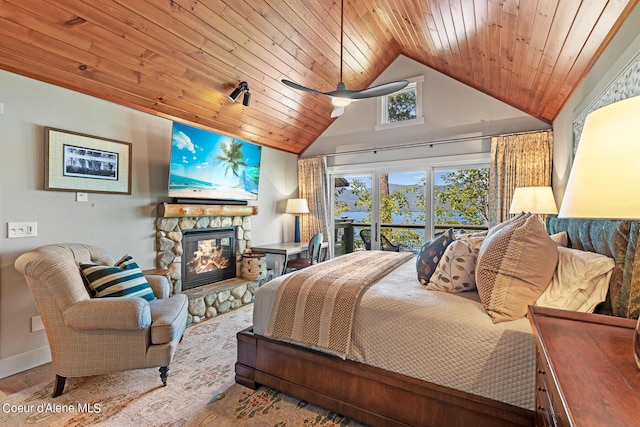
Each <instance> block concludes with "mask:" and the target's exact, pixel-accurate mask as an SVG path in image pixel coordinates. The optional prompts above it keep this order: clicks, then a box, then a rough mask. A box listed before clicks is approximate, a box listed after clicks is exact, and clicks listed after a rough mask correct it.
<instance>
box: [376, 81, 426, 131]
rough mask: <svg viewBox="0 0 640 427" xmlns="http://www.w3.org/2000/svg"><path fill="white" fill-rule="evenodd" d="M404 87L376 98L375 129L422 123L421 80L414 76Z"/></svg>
mask: <svg viewBox="0 0 640 427" xmlns="http://www.w3.org/2000/svg"><path fill="white" fill-rule="evenodd" d="M408 80H409V84H408V85H407V87H405V88H404V89H402V90H400V91H398V92H394V93H392V94H391V95H387V96H381V97H380V98H378V99H379V100H378V120H377V125H376V130H381V129H388V128H393V127H398V126H406V125H412V124H420V123H424V118H423V117H422V82H423V80H424V77H422V76H420V77H414V78H411V79H408Z"/></svg>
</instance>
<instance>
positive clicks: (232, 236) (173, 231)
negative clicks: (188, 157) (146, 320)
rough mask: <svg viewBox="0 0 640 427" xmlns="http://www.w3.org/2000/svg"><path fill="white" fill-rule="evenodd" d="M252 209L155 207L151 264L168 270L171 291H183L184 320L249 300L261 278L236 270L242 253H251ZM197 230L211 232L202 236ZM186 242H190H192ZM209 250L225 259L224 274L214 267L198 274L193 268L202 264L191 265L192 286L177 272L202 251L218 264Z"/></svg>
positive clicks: (195, 319) (191, 320)
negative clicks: (186, 308)
mask: <svg viewBox="0 0 640 427" xmlns="http://www.w3.org/2000/svg"><path fill="white" fill-rule="evenodd" d="M257 212H258V209H257V207H256V206H233V205H185V204H168V203H163V204H161V205H159V206H158V208H157V216H158V217H157V220H156V250H157V258H156V265H157V267H158V268H162V269H167V270H168V272H169V273H168V275H169V277H170V279H171V284H172V287H173V293H184V294H186V295H187V297H188V298H189V316H188V319H189V323H198V322H200V321H202V320H204V319H206V318H209V317H213V316H216V315H217V314H219V313H225V312H227V311H229V310H233V309H236V308H239V307H242V306H243V305H245V304H249V303H250V302H252V301H253V295H254V293H255V291H256V290H257V289H258V287H259V286H260V285H261V284H262V283H264V282H265V279H264V278H260V279H257V280H250V279H245V278H243V277H242V274H241V273H242V269H241V262H242V259H243V255H245V254H248V253H250V252H251V216H252V215H256V214H257ZM202 233H205V234H207V233H214V235H209V236H208V237H207V236H206V235H203V234H202ZM218 233H223V234H222V235H221V234H218ZM192 241H195V242H196V243H195V247H194V243H192ZM198 242H200V243H198ZM231 242H234V243H231ZM231 245H233V246H231ZM199 246H200V247H199ZM196 252H199V253H198V254H196ZM209 252H210V253H209ZM215 252H221V254H222V255H225V256H224V257H225V258H227V266H226V267H225V268H224V269H223V270H225V272H224V277H222V276H219V273H220V271H216V272H215V273H214V274H213V276H211V275H209V276H208V277H206V278H203V277H201V276H200V273H197V272H198V271H202V270H206V269H207V268H208V267H207V268H203V267H197V268H196V267H194V268H196V269H195V270H193V271H195V274H192V276H194V277H195V285H194V284H193V283H188V281H187V282H186V283H185V278H184V276H183V272H185V273H188V271H189V269H190V268H191V266H190V265H189V261H190V260H191V259H193V258H194V257H196V258H197V257H199V258H202V256H203V255H204V254H206V255H205V257H206V258H208V259H207V260H205V261H210V262H211V263H213V264H215V263H219V262H220V261H219V259H218V258H216V257H217V256H218V255H215ZM185 253H186V254H187V255H185ZM214 260H215V262H214ZM219 265H222V264H219ZM226 275H229V277H227V276H226ZM186 276H188V274H186ZM251 279H255V277H251Z"/></svg>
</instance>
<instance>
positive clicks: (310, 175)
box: [298, 157, 333, 258]
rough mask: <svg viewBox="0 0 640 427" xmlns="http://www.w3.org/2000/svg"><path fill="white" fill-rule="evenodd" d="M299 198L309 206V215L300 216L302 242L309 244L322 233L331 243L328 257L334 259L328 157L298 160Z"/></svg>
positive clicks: (325, 239) (324, 238)
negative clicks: (315, 236) (312, 238)
mask: <svg viewBox="0 0 640 427" xmlns="http://www.w3.org/2000/svg"><path fill="white" fill-rule="evenodd" d="M298 197H300V198H303V199H307V204H308V205H309V213H308V214H303V215H300V240H302V241H303V242H308V241H309V240H311V237H313V235H314V234H316V233H317V232H322V235H323V240H324V241H326V242H329V253H328V257H329V258H333V236H332V235H331V227H330V218H329V212H330V210H329V201H330V200H331V199H330V197H329V188H328V186H327V159H326V157H310V158H305V159H298Z"/></svg>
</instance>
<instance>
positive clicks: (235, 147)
mask: <svg viewBox="0 0 640 427" xmlns="http://www.w3.org/2000/svg"><path fill="white" fill-rule="evenodd" d="M221 150H222V155H217V156H216V160H217V161H219V162H223V163H224V164H225V165H224V170H225V175H228V174H229V172H231V173H233V174H234V175H235V176H237V177H238V178H240V170H241V169H242V168H244V167H246V166H247V163H245V162H244V161H243V160H244V155H243V154H242V143H241V142H238V141H236V140H233V141H231V142H230V143H228V144H224V145H223V146H222V147H221Z"/></svg>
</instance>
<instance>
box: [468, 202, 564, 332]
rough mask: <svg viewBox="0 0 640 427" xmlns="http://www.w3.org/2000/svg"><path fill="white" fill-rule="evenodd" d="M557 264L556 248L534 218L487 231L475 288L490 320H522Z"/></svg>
mask: <svg viewBox="0 0 640 427" xmlns="http://www.w3.org/2000/svg"><path fill="white" fill-rule="evenodd" d="M557 264H558V247H557V246H556V244H555V242H554V241H553V240H551V237H549V234H547V232H546V231H545V229H544V226H543V225H542V223H541V222H540V220H539V219H538V218H536V217H535V216H532V215H531V214H528V213H527V214H524V215H519V216H517V217H515V218H513V219H511V220H509V221H508V223H507V224H500V225H499V226H496V227H495V228H493V229H491V230H489V233H488V235H487V238H486V239H485V240H484V242H483V243H482V246H481V247H480V253H479V254H478V264H477V265H476V286H477V288H478V293H479V295H480V301H482V305H483V306H484V308H485V310H486V311H487V313H488V314H489V316H491V320H492V321H493V322H494V323H498V322H505V321H508V320H515V319H519V318H521V317H523V316H525V315H526V313H527V307H528V306H529V305H531V304H534V303H535V301H536V300H537V299H538V297H539V296H540V294H541V293H542V292H543V291H544V290H545V289H546V288H547V286H549V283H550V282H551V278H552V277H553V272H554V271H555V269H556V266H557Z"/></svg>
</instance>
